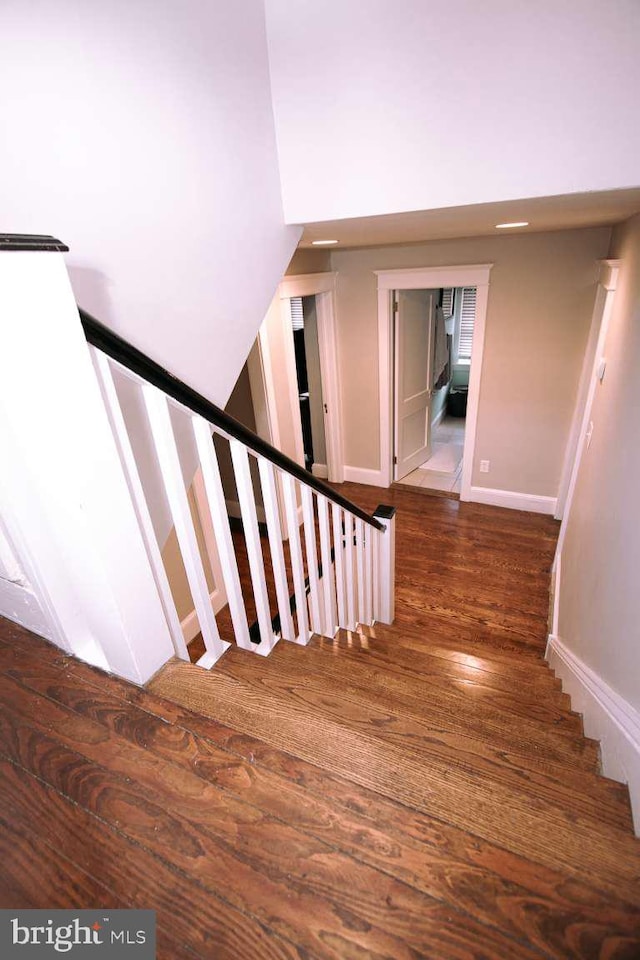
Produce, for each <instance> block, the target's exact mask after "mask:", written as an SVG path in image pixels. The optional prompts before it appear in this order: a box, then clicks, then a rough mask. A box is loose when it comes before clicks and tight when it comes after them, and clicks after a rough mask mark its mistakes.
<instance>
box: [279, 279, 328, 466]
mask: <svg viewBox="0 0 640 960" xmlns="http://www.w3.org/2000/svg"><path fill="white" fill-rule="evenodd" d="M336 279H337V274H336V273H305V274H300V275H299V276H291V277H285V278H284V279H283V280H282V282H281V283H280V285H279V287H278V293H277V296H278V298H279V300H280V310H281V317H282V323H283V324H284V325H285V326H286V327H287V329H288V331H290V335H287V336H286V337H285V339H284V343H285V348H286V350H285V363H286V366H287V387H286V389H288V391H289V397H290V403H291V407H292V410H295V411H296V412H297V415H296V416H294V418H293V420H294V432H295V444H296V454H297V459H298V461H299V462H300V463H301V464H304V447H303V442H302V422H301V420H300V408H299V403H298V388H297V374H296V358H295V351H294V346H293V330H292V326H291V307H290V301H291V298H292V297H315V298H316V316H317V319H318V348H319V352H320V377H321V379H322V399H323V402H324V404H325V413H324V433H325V444H326V449H327V472H328V479H329V480H331V481H333V482H334V483H343V482H344V453H343V449H344V447H343V437H342V397H341V392H340V374H339V369H338V336H337V324H336ZM265 385H266V393H267V398H268V403H269V405H270V409H271V419H272V420H273V419H274V418H275V419H276V421H277V415H276V414H275V404H274V403H273V402H272V401H273V400H274V396H275V391H276V389H280V390H282V384H280V386H279V388H278V386H277V385H276V383H275V381H274V378H273V376H272V377H270V378H267V379H266V380H265Z"/></svg>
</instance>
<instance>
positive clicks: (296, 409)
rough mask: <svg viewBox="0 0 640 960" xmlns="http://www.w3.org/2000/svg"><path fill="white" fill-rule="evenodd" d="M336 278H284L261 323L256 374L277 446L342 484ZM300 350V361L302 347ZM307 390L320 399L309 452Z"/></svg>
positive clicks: (319, 275) (325, 275) (318, 473)
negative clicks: (305, 408)
mask: <svg viewBox="0 0 640 960" xmlns="http://www.w3.org/2000/svg"><path fill="white" fill-rule="evenodd" d="M335 282H336V277H335V274H334V273H317V274H314V273H312V274H304V275H301V276H291V277H285V278H284V279H283V280H282V282H281V284H280V286H279V288H278V293H277V294H276V296H275V297H274V299H273V301H272V303H271V306H270V308H269V311H268V313H267V316H266V317H265V319H264V322H263V324H262V326H261V327H260V331H259V334H258V340H257V341H256V343H257V345H258V357H259V361H260V362H259V365H258V368H257V371H255V372H254V378H255V379H256V381H259V383H260V385H261V393H262V394H263V395H264V400H265V408H266V409H265V415H266V420H267V421H268V425H269V435H270V437H271V442H272V443H273V445H274V446H276V447H278V449H279V450H281V451H282V452H283V453H285V454H287V456H289V457H291V458H292V459H293V460H296V462H297V463H299V464H300V465H301V466H304V465H306V466H307V467H308V468H310V467H311V468H312V472H313V473H314V475H315V476H318V477H320V478H327V479H329V480H330V481H334V482H336V483H342V482H343V480H344V459H343V452H342V451H343V445H342V414H341V401H340V381H339V371H338V349H337V333H336V319H335V317H336V311H335ZM300 305H301V313H302V316H300V311H299V306H300ZM296 315H297V319H296ZM296 326H298V327H300V330H301V332H302V337H298V339H299V342H300V340H302V343H304V352H305V358H304V363H305V365H306V368H307V375H306V380H305V378H304V377H301V378H300V379H299V376H298V373H299V370H298V366H299V364H297V363H296V344H295V339H294V338H295V336H296V335H297V334H296V332H295V329H294V328H295V327H296ZM305 334H306V336H305ZM298 353H299V358H298V359H299V363H300V353H301V350H300V349H299V350H298ZM252 382H253V381H252ZM303 387H304V388H305V389H303ZM307 387H308V389H306V388H307ZM307 393H308V394H309V397H310V398H311V394H312V393H313V401H314V403H313V408H311V406H310V408H309V420H308V422H307V426H308V434H309V436H308V438H307V445H306V450H305V438H304V435H303V434H304V431H303V422H302V416H301V409H300V404H301V394H302V395H303V397H302V400H303V403H304V401H305V399H306V398H305V397H304V394H307ZM323 446H324V450H323Z"/></svg>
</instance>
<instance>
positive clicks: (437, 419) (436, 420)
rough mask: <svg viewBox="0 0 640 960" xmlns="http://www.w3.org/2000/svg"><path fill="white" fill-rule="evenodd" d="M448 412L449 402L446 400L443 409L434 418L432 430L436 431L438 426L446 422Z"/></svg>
mask: <svg viewBox="0 0 640 960" xmlns="http://www.w3.org/2000/svg"><path fill="white" fill-rule="evenodd" d="M446 412H447V401H446V400H445V402H444V403H443V404H442V409H441V410H440V412H439V413H436V415H435V417H434V418H433V420H432V421H431V429H432V430H435V428H436V427H437V426H438V424H439V423H441V422H442V421H443V420H444V416H445V414H446Z"/></svg>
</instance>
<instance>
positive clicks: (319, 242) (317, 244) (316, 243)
mask: <svg viewBox="0 0 640 960" xmlns="http://www.w3.org/2000/svg"><path fill="white" fill-rule="evenodd" d="M337 242H338V241H337V240H312V241H311V243H312V245H313V246H314V247H328V246H329V245H330V244H332V243H337Z"/></svg>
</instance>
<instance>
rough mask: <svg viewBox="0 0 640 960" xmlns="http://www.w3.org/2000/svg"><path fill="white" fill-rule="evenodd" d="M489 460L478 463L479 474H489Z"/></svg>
mask: <svg viewBox="0 0 640 960" xmlns="http://www.w3.org/2000/svg"><path fill="white" fill-rule="evenodd" d="M489 463H490V461H489V460H481V461H480V473H489Z"/></svg>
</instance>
